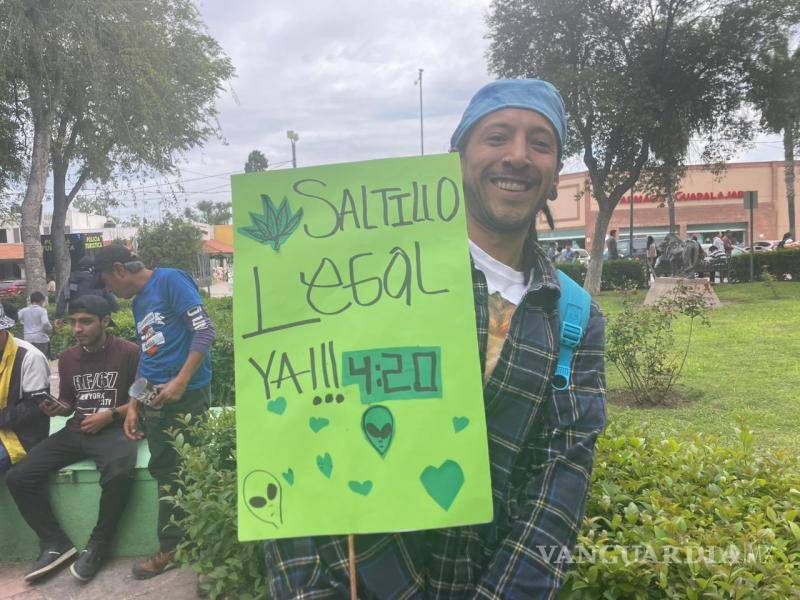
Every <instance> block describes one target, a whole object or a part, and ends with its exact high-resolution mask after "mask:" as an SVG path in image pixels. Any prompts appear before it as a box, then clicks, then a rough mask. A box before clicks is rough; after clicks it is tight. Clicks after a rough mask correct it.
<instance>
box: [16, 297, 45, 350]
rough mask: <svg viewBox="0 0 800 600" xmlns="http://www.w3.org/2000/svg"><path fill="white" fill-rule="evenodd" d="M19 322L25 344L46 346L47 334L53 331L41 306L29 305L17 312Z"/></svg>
mask: <svg viewBox="0 0 800 600" xmlns="http://www.w3.org/2000/svg"><path fill="white" fill-rule="evenodd" d="M18 316H19V320H20V322H21V323H22V326H23V329H24V334H23V336H22V337H23V338H25V341H26V342H32V343H34V344H46V343H47V342H49V341H50V338H49V337H48V335H47V333H46V332H48V331H52V330H53V326H52V325H50V320H49V319H48V318H47V311H46V310H45V309H44V307H43V306H39V305H38V304H31V305H30V306H26V307H25V308H22V309H20V311H19V315H18Z"/></svg>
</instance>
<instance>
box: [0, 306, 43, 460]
mask: <svg viewBox="0 0 800 600" xmlns="http://www.w3.org/2000/svg"><path fill="white" fill-rule="evenodd" d="M14 324H15V322H14V319H12V318H11V317H10V316H9V313H8V312H7V311H6V304H5V303H4V302H2V303H0V475H3V474H4V473H5V472H6V471H8V470H9V469H10V468H11V467H12V465H14V464H16V463H18V462H19V461H20V460H22V459H23V458H24V457H25V455H26V454H27V453H28V452H30V450H31V449H32V448H33V447H34V446H35V445H36V444H38V443H39V442H41V441H42V440H43V439H45V438H46V437H47V430H48V427H49V423H50V419H49V418H48V415H47V413H46V411H45V409H44V408H43V406H42V399H43V398H44V396H43V392H46V391H48V390H49V389H50V363H49V362H48V360H47V358H46V357H45V355H44V354H42V353H41V352H40V351H39V349H38V348H36V347H35V346H34V345H33V344H31V343H30V342H26V341H25V340H19V339H17V338H15V337H14V336H13V334H12V333H11V331H9V330H10V329H11V328H12V327H13V326H14Z"/></svg>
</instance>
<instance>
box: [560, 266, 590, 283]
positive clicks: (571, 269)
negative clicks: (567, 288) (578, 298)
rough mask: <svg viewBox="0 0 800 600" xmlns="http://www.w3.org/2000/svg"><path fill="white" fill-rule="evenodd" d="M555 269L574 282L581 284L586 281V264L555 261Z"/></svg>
mask: <svg viewBox="0 0 800 600" xmlns="http://www.w3.org/2000/svg"><path fill="white" fill-rule="evenodd" d="M556 269H558V270H559V271H561V272H563V273H564V274H565V275H567V276H568V277H569V278H570V279H572V280H573V281H575V282H576V283H579V284H581V285H583V282H584V281H586V265H583V264H581V263H556Z"/></svg>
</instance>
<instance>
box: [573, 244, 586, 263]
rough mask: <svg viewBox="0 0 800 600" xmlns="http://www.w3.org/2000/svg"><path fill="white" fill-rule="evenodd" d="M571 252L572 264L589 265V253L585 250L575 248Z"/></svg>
mask: <svg viewBox="0 0 800 600" xmlns="http://www.w3.org/2000/svg"><path fill="white" fill-rule="evenodd" d="M572 252H573V255H572V256H573V258H572V260H573V261H574V262H576V263H580V264H582V265H588V264H589V253H588V252H587V251H586V250H584V249H583V248H575V250H573V251H572Z"/></svg>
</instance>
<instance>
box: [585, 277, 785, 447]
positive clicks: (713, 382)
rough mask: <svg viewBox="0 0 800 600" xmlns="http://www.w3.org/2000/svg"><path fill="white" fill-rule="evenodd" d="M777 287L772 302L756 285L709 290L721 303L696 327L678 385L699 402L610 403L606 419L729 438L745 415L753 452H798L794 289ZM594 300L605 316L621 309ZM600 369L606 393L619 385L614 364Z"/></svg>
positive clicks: (616, 301)
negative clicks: (641, 405) (668, 404)
mask: <svg viewBox="0 0 800 600" xmlns="http://www.w3.org/2000/svg"><path fill="white" fill-rule="evenodd" d="M775 288H776V290H777V292H778V295H779V296H780V297H779V298H778V299H775V298H774V297H773V295H772V292H770V290H769V289H768V288H767V287H765V286H764V284H762V283H754V284H735V285H727V284H726V285H718V286H716V287H715V288H714V289H715V290H716V292H717V295H718V296H719V299H720V300H721V301H722V303H723V305H724V306H723V307H721V308H719V309H717V310H715V311H713V312H712V314H711V326H710V327H702V326H700V327H695V333H694V336H693V341H692V347H691V350H690V351H689V357H688V360H687V363H686V367H685V369H684V372H683V376H682V378H681V381H680V383H682V384H683V385H685V386H688V387H690V388H693V389H696V390H700V391H701V392H702V394H703V396H702V399H700V400H699V401H696V402H693V403H690V404H685V405H683V406H679V407H677V408H647V409H637V408H626V407H621V406H613V405H609V409H608V417H609V421H612V420H616V421H621V422H632V423H634V424H636V425H639V426H641V427H642V428H647V429H659V430H674V431H687V430H689V431H692V430H699V431H701V432H704V433H710V434H715V435H720V436H724V437H731V438H732V437H733V436H734V435H735V433H734V428H735V427H736V425H737V419H740V418H743V419H745V420H746V422H747V424H748V426H749V427H750V428H751V429H753V431H754V433H755V443H756V447H758V448H760V449H762V450H768V449H770V448H776V447H788V448H791V449H793V450H797V451H799V452H800V284H798V283H796V282H777V283H775ZM640 297H641V299H644V292H640ZM596 300H597V302H598V303H599V304H600V306H601V307H602V308H603V312H604V313H605V315H606V316H607V317H609V316H613V315H614V313H616V312H618V311H619V310H620V309H621V307H622V301H621V297H620V295H619V294H617V293H615V292H602V293H601V294H599V295H598V296H597V297H596ZM679 339H681V338H679ZM606 371H607V373H608V388H609V389H615V388H621V387H623V380H622V377H621V376H620V374H619V372H618V371H617V369H616V367H615V366H614V365H613V363H610V362H609V363H608V364H607V366H606Z"/></svg>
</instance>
